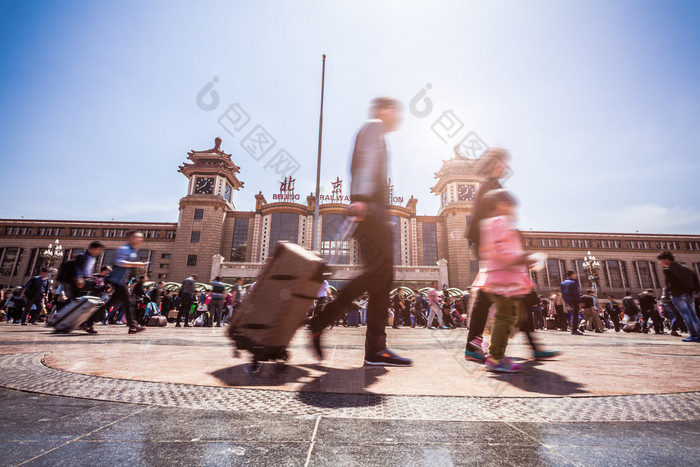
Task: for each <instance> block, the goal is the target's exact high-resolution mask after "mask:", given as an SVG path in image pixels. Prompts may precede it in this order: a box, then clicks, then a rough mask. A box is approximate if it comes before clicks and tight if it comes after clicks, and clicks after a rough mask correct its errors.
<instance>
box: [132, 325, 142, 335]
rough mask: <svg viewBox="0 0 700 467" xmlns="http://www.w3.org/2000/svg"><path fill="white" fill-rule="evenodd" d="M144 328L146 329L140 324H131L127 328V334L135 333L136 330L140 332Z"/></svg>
mask: <svg viewBox="0 0 700 467" xmlns="http://www.w3.org/2000/svg"><path fill="white" fill-rule="evenodd" d="M145 330H146V327H145V326H140V325H138V324H137V325H136V326H132V327H130V328H129V334H136V333H137V332H141V331H145Z"/></svg>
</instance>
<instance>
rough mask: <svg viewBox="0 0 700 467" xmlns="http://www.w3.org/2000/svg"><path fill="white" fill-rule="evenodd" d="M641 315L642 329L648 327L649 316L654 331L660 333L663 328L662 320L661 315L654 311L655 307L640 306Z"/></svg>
mask: <svg viewBox="0 0 700 467" xmlns="http://www.w3.org/2000/svg"><path fill="white" fill-rule="evenodd" d="M642 317H643V318H642V319H644V322H643V323H642V330H644V331H645V330H646V329H647V328H648V327H649V324H648V323H649V318H651V321H652V323H654V332H656V333H660V332H662V331H663V330H664V325H663V321H661V316H660V315H659V312H658V311H656V308H647V309H644V308H642Z"/></svg>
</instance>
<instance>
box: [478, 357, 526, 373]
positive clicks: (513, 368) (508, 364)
mask: <svg viewBox="0 0 700 467" xmlns="http://www.w3.org/2000/svg"><path fill="white" fill-rule="evenodd" d="M486 370H487V371H493V372H496V373H517V372H519V371H520V365H518V364H517V363H514V362H513V360H512V359H511V358H510V357H503V358H502V359H500V360H499V361H498V362H495V361H494V360H493V358H492V357H491V355H489V356H488V357H486Z"/></svg>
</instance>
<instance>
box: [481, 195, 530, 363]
mask: <svg viewBox="0 0 700 467" xmlns="http://www.w3.org/2000/svg"><path fill="white" fill-rule="evenodd" d="M484 204H485V205H486V206H487V207H488V209H487V211H488V212H490V213H491V214H490V216H489V217H487V218H485V219H484V220H483V221H481V226H480V227H481V243H480V246H479V258H480V261H479V273H478V274H477V276H476V279H474V283H473V284H472V287H476V288H480V289H483V291H484V292H486V293H487V294H488V295H489V298H490V299H491V301H492V302H493V303H495V304H496V316H495V322H494V324H493V329H492V331H491V343H490V345H489V350H488V356H487V357H486V369H487V370H489V371H496V372H503V373H514V372H518V371H520V366H519V365H517V364H516V363H514V362H513V360H512V359H510V358H509V357H506V356H505V351H506V347H507V346H508V338H509V336H510V333H511V330H512V329H513V326H514V325H515V324H516V322H517V321H518V320H519V317H520V315H521V314H522V313H524V312H525V310H524V303H523V297H524V296H525V295H526V294H527V293H528V292H530V291H531V290H532V288H533V284H532V281H531V280H530V273H529V272H528V266H529V264H530V263H531V261H530V260H529V259H528V256H527V255H526V254H525V252H524V251H523V246H522V242H521V240H520V233H519V232H518V231H517V230H516V228H515V226H514V224H513V217H514V215H515V208H516V205H517V202H516V201H515V198H513V196H512V195H511V194H510V193H508V191H506V190H502V189H499V190H491V191H489V192H488V193H487V194H486V195H485V196H484Z"/></svg>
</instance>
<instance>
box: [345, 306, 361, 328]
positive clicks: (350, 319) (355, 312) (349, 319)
mask: <svg viewBox="0 0 700 467" xmlns="http://www.w3.org/2000/svg"><path fill="white" fill-rule="evenodd" d="M345 322H346V323H347V325H348V326H353V327H358V326H359V325H360V309H359V308H358V307H357V305H355V304H354V303H353V304H351V305H350V308H348V312H347V315H346V316H345Z"/></svg>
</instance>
